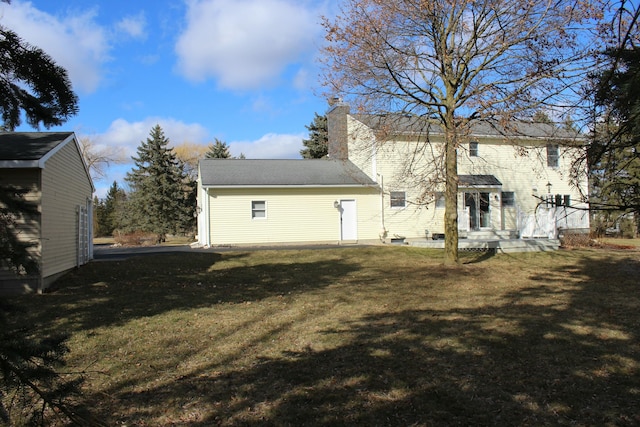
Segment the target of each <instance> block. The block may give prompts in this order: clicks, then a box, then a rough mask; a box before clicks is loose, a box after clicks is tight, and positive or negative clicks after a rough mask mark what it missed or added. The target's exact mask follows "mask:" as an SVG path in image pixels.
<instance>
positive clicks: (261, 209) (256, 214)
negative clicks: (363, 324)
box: [251, 200, 267, 219]
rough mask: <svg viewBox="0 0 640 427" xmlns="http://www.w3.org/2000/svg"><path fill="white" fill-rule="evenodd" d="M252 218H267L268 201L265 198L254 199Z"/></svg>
mask: <svg viewBox="0 0 640 427" xmlns="http://www.w3.org/2000/svg"><path fill="white" fill-rule="evenodd" d="M251 218H252V219H266V218H267V202H265V201H264V200H254V201H252V202H251Z"/></svg>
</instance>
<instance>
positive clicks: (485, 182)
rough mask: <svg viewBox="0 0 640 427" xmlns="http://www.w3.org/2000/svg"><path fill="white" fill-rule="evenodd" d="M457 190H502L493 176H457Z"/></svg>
mask: <svg viewBox="0 0 640 427" xmlns="http://www.w3.org/2000/svg"><path fill="white" fill-rule="evenodd" d="M458 187H459V188H502V183H501V182H500V181H499V180H498V178H496V177H495V176H493V175H458Z"/></svg>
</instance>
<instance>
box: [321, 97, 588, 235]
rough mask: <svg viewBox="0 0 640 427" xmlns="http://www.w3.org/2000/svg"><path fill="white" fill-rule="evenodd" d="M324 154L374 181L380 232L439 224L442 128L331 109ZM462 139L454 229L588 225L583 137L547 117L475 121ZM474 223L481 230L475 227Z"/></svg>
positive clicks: (540, 231) (434, 229)
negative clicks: (380, 199)
mask: <svg viewBox="0 0 640 427" xmlns="http://www.w3.org/2000/svg"><path fill="white" fill-rule="evenodd" d="M327 118H328V127H329V157H330V158H333V159H349V160H350V161H351V162H353V164H355V165H356V166H357V167H358V168H359V169H360V170H362V171H363V172H364V173H365V174H367V175H368V176H369V177H370V178H371V179H372V180H373V181H375V182H377V183H378V184H379V186H380V191H381V197H383V198H384V202H383V203H381V220H382V222H383V223H382V224H381V227H382V230H383V233H384V236H385V237H388V238H389V237H390V238H392V237H393V236H402V237H405V238H409V239H415V238H424V237H427V238H439V237H441V236H442V235H443V233H444V193H443V191H444V184H445V180H446V179H447V178H446V177H445V175H444V172H443V171H444V135H443V132H442V130H441V128H440V127H438V126H437V125H434V124H430V123H428V122H427V121H425V120H421V119H416V118H412V117H407V116H400V115H389V116H373V115H351V114H350V112H349V106H348V105H344V104H338V105H336V106H334V107H333V108H332V109H331V110H330V111H329V112H328V114H327ZM464 141H465V142H463V143H462V144H461V145H460V147H459V148H458V150H457V151H458V178H459V182H458V201H457V202H458V229H459V231H460V235H461V236H462V237H466V236H469V237H471V236H473V235H474V234H475V235H482V236H492V235H493V236H500V237H502V238H520V237H524V238H530V237H534V238H540V237H545V238H555V237H557V232H558V229H581V230H588V228H589V222H588V221H589V220H588V214H587V210H586V208H587V205H585V204H584V203H582V202H581V201H582V200H584V198H585V195H586V194H587V191H588V183H587V174H586V170H576V168H575V165H576V164H579V163H576V161H577V160H578V159H580V158H581V156H583V155H584V149H585V148H584V141H583V139H582V138H580V137H579V135H577V134H576V133H575V132H573V131H569V130H566V129H560V128H558V127H556V126H554V125H551V124H544V123H517V124H511V125H510V126H509V127H508V128H505V127H500V126H493V125H491V124H489V123H482V122H480V123H478V124H476V125H474V126H473V127H472V128H471V129H470V131H469V134H468V135H466V136H465V137H464ZM478 232H482V233H481V234H480V233H478Z"/></svg>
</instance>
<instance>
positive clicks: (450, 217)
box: [444, 129, 459, 264]
mask: <svg viewBox="0 0 640 427" xmlns="http://www.w3.org/2000/svg"><path fill="white" fill-rule="evenodd" d="M445 138H446V152H445V170H446V174H445V177H446V183H445V194H444V198H445V205H444V206H445V209H444V263H445V264H457V263H458V262H459V258H458V157H457V138H456V136H455V131H453V130H450V129H446V130H445Z"/></svg>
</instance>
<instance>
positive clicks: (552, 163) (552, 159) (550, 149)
mask: <svg viewBox="0 0 640 427" xmlns="http://www.w3.org/2000/svg"><path fill="white" fill-rule="evenodd" d="M559 160H560V149H559V148H558V146H557V145H553V144H549V145H547V166H549V167H550V168H557V167H558V165H559Z"/></svg>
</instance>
